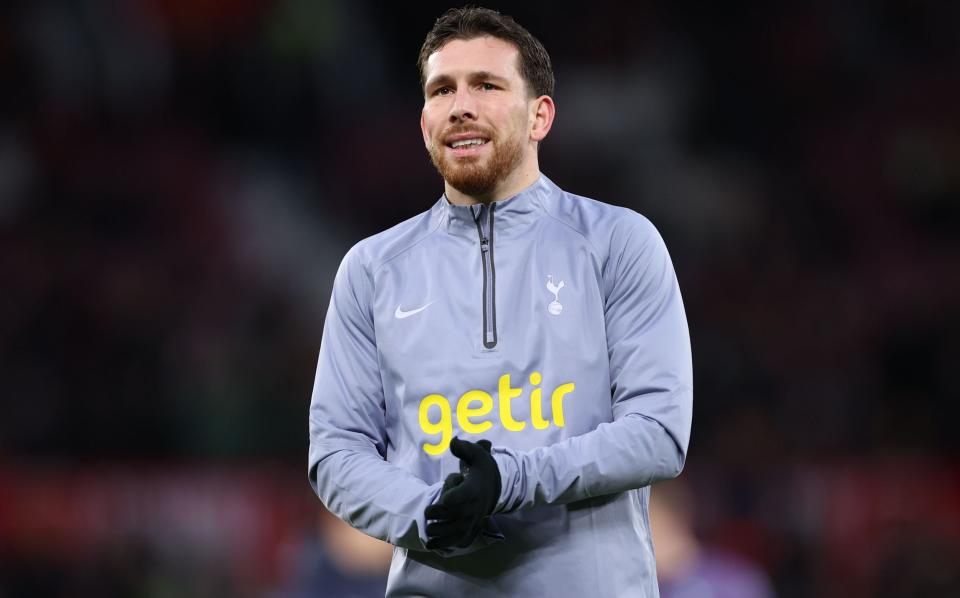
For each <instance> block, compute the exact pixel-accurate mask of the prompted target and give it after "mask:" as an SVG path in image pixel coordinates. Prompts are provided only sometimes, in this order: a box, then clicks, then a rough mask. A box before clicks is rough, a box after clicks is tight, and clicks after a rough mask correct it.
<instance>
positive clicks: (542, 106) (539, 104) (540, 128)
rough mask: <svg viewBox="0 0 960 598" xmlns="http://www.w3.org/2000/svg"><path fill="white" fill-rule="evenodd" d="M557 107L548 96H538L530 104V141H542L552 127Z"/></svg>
mask: <svg viewBox="0 0 960 598" xmlns="http://www.w3.org/2000/svg"><path fill="white" fill-rule="evenodd" d="M556 113H557V107H556V106H555V105H554V103H553V98H551V97H550V96H540V97H539V98H537V99H535V100H533V101H532V102H531V104H530V125H531V126H530V140H531V141H537V142H540V141H543V139H544V138H545V137H546V136H547V133H549V132H550V127H552V126H553V117H554V116H555V115H556Z"/></svg>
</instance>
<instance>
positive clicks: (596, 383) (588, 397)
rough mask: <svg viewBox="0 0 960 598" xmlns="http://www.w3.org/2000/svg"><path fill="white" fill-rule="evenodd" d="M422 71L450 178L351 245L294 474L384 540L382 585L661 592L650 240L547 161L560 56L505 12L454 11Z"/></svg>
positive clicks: (663, 364)
mask: <svg viewBox="0 0 960 598" xmlns="http://www.w3.org/2000/svg"><path fill="white" fill-rule="evenodd" d="M420 74H421V83H422V87H423V94H424V103H423V111H422V114H421V118H420V128H421V130H422V132H423V141H424V144H425V145H426V148H427V151H428V152H429V154H430V157H431V159H432V161H433V163H434V165H435V166H436V167H437V170H438V171H439V172H440V175H441V176H442V177H443V181H444V193H443V196H442V197H440V198H439V199H438V200H437V201H436V203H434V204H433V206H432V207H431V208H430V209H429V210H427V211H426V212H424V213H422V214H421V215H419V216H416V217H414V218H412V219H410V220H407V221H405V222H402V223H400V224H398V225H396V226H394V227H393V228H391V229H389V230H387V231H385V232H382V233H380V234H377V235H374V236H373V237H370V238H368V239H365V240H363V241H361V242H359V243H358V244H357V245H355V246H354V247H353V248H352V249H351V250H350V251H349V252H348V253H347V255H346V256H345V257H344V259H343V262H342V264H341V266H340V269H339V271H338V272H337V276H336V280H335V282H334V289H333V294H332V298H331V301H330V307H329V311H328V313H327V318H326V323H325V327H324V331H323V339H322V343H321V348H320V358H319V363H318V367H317V374H316V382H315V384H314V389H313V397H312V401H311V404H310V449H309V478H310V483H311V484H312V486H313V488H314V490H315V491H316V493H317V495H318V496H319V497H320V499H321V500H322V501H323V504H324V505H326V507H327V508H328V509H329V510H330V511H332V512H333V513H334V514H335V515H337V516H338V517H340V518H341V519H343V520H344V521H346V522H347V523H349V524H350V525H352V526H354V527H355V528H357V529H359V530H361V531H363V532H365V533H367V534H369V535H371V536H374V537H376V538H380V539H382V540H385V541H387V542H389V543H391V544H393V545H394V546H395V547H396V548H395V550H394V555H393V562H392V565H391V568H390V575H389V579H388V582H387V596H456V597H466V596H471V597H473V596H550V597H563V596H643V597H651V596H657V595H658V590H657V581H656V574H655V568H654V553H653V546H652V543H651V538H650V525H649V519H648V516H647V505H648V501H649V496H650V484H652V483H654V482H656V481H658V480H664V479H668V478H673V477H675V476H677V475H678V474H679V473H680V471H681V469H683V464H684V460H685V457H686V452H687V444H688V441H689V437H690V422H691V408H692V399H693V395H692V372H691V358H690V342H689V335H688V332H687V324H686V318H685V315H684V310H683V304H682V301H681V298H680V290H679V288H678V286H677V279H676V275H675V274H674V270H673V266H672V264H671V261H670V257H669V255H668V254H667V250H666V248H665V246H664V243H663V240H662V239H661V237H660V235H659V234H658V233H657V231H656V229H654V227H653V225H651V224H650V222H649V221H648V220H647V219H645V218H644V217H643V216H640V215H639V214H637V213H635V212H633V211H631V210H629V209H626V208H620V207H615V206H612V205H608V204H604V203H600V202H598V201H594V200H592V199H587V198H584V197H579V196H576V195H573V194H571V193H567V192H565V191H563V190H562V189H560V188H559V187H557V185H555V184H554V183H553V182H552V181H551V180H550V179H548V178H547V177H546V176H544V175H543V174H542V173H541V172H540V167H539V162H538V159H537V148H538V146H539V144H540V143H541V142H542V141H543V140H544V139H545V138H546V137H547V135H548V133H549V132H550V128H551V126H552V124H553V119H554V114H555V105H554V101H553V99H552V95H553V87H554V78H553V71H552V67H551V63H550V58H549V56H548V55H547V52H546V50H545V49H544V48H543V46H542V45H541V43H540V42H539V41H538V40H537V39H536V38H534V37H533V36H532V35H531V34H530V33H529V32H528V31H527V30H526V29H524V28H523V27H521V26H520V25H518V24H517V23H516V22H515V21H513V19H511V18H509V17H506V16H502V15H500V14H498V13H496V12H493V11H490V10H486V9H481V8H465V9H454V10H450V11H448V12H446V13H445V14H444V15H443V16H441V17H440V19H438V20H437V22H436V24H435V25H434V27H433V29H432V30H431V31H430V33H429V34H428V35H427V37H426V40H425V41H424V44H423V48H422V49H421V52H420Z"/></svg>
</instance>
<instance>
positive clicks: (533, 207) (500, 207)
mask: <svg viewBox="0 0 960 598" xmlns="http://www.w3.org/2000/svg"><path fill="white" fill-rule="evenodd" d="M555 191H558V189H557V186H556V185H554V184H553V181H551V180H550V179H548V178H547V177H546V176H545V175H543V174H541V175H540V177H539V178H538V179H537V180H536V181H534V183H533V184H532V185H530V186H529V187H527V188H526V189H524V190H523V191H521V192H520V193H517V194H516V195H514V196H512V197H509V198H507V199H504V200H502V201H497V202H494V203H496V205H497V207H496V210H495V212H496V227H497V236H498V238H500V239H508V238H510V237H511V236H513V235H515V234H518V233H520V232H522V231H524V230H526V229H527V227H528V226H529V225H530V224H532V223H533V222H534V221H536V220H537V218H539V217H540V215H541V214H542V213H543V210H544V205H545V203H546V200H547V198H548V197H549V196H550V194H551V193H553V192H555ZM478 211H479V208H478V207H477V206H459V205H455V204H452V203H450V201H449V200H448V199H447V197H446V195H442V196H441V197H440V199H439V200H438V201H437V203H436V204H434V206H433V208H432V209H431V212H433V218H436V219H438V220H440V225H441V226H442V227H444V228H445V229H446V230H447V232H449V233H451V234H455V235H458V236H464V237H469V238H470V239H476V237H477V223H476V215H477V213H478ZM486 211H487V209H486V208H485V209H484V210H483V212H484V214H486Z"/></svg>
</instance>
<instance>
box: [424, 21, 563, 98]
mask: <svg viewBox="0 0 960 598" xmlns="http://www.w3.org/2000/svg"><path fill="white" fill-rule="evenodd" d="M485 35H489V36H491V37H496V38H499V39H502V40H503V41H506V42H510V43H511V44H513V45H514V46H516V47H517V50H518V51H519V53H520V57H519V63H520V64H519V65H517V66H518V68H519V71H520V76H521V77H523V79H524V81H526V83H527V87H528V89H529V90H530V91H531V92H533V95H534V96H542V95H548V96H552V95H553V87H554V79H553V67H552V66H551V64H550V55H549V54H547V50H546V48H544V47H543V44H541V43H540V40H538V39H537V38H535V37H533V35H531V34H530V32H529V31H527V30H526V29H524V28H523V27H522V26H521V25H520V24H519V23H517V22H516V21H514V20H513V17H510V16H507V15H501V14H500V13H498V12H496V11H494V10H490V9H488V8H479V7H474V6H465V7H463V8H451V9H450V10H448V11H447V12H445V13H443V14H442V15H441V16H440V18H439V19H437V22H436V23H434V25H433V29H431V30H430V33H428V34H427V38H426V39H425V40H424V41H423V46H422V47H421V48H420V61H419V67H420V87H423V86H424V85H426V83H427V80H426V66H427V58H429V57H430V55H431V54H433V53H434V52H436V51H437V50H439V49H440V48H442V47H443V46H445V45H446V44H447V42H449V41H451V40H455V39H460V40H470V39H474V38H477V37H483V36H485Z"/></svg>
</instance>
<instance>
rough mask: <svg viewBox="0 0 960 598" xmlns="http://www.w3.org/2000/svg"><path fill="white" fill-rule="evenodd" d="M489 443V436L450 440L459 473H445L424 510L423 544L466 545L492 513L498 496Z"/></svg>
mask: <svg viewBox="0 0 960 598" xmlns="http://www.w3.org/2000/svg"><path fill="white" fill-rule="evenodd" d="M490 447H491V445H490V441H489V440H480V441H478V442H470V441H468V440H460V439H459V438H454V439H453V440H452V441H450V452H451V453H453V456H454V457H457V458H458V459H460V473H451V474H450V475H448V476H447V478H446V479H445V480H444V481H443V489H442V490H441V491H440V498H439V499H438V500H437V502H435V503H433V504H432V505H430V506H428V507H427V508H426V510H425V511H424V515H425V516H426V518H427V521H428V523H427V548H429V549H431V550H433V549H435V548H450V547H452V546H456V547H459V548H464V547H466V546H468V545H469V544H470V543H471V542H473V540H474V538H476V536H477V534H478V533H480V527H481V526H482V525H483V520H484V518H486V517H487V516H488V515H490V514H491V513H493V510H494V509H495V508H496V506H497V501H499V500H500V489H501V483H500V469H499V468H498V467H497V462H496V461H495V460H494V458H493V456H492V455H491V454H490ZM431 521H432V522H431Z"/></svg>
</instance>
